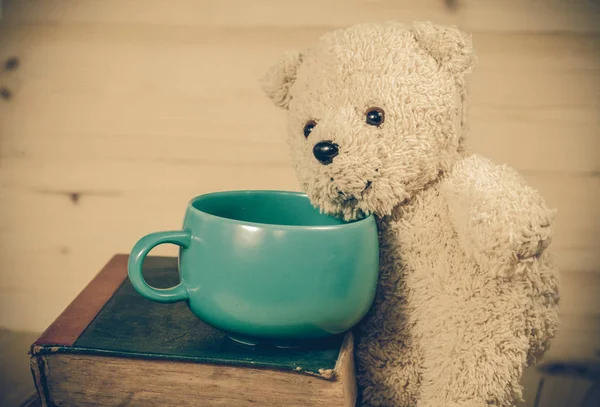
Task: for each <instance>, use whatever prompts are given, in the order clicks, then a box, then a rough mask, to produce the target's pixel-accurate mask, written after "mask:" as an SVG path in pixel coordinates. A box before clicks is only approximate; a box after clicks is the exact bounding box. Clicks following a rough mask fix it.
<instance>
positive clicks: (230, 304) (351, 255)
mask: <svg viewBox="0 0 600 407" xmlns="http://www.w3.org/2000/svg"><path fill="white" fill-rule="evenodd" d="M164 243H171V244H175V245H178V246H180V250H179V279H180V283H179V284H178V285H176V286H174V287H171V288H167V289H164V288H155V287H151V286H149V285H148V284H147V283H146V281H145V280H144V277H143V275H142V265H143V262H144V258H145V257H146V255H147V254H148V253H149V252H150V250H152V249H153V248H154V247H156V246H157V245H159V244H164ZM128 274H129V280H130V281H131V283H132V285H133V287H134V288H135V289H136V290H137V292H139V293H140V294H141V295H142V296H144V297H145V298H147V299H149V300H152V301H157V302H161V303H172V302H176V301H187V303H188V306H189V308H190V310H191V311H192V312H193V313H194V314H195V315H196V316H197V317H198V318H199V319H201V320H202V321H204V322H205V323H207V324H209V325H211V326H213V327H215V328H217V329H220V330H221V331H223V332H225V333H227V334H228V335H229V336H230V337H231V338H232V339H234V340H237V341H240V342H244V343H248V344H256V343H258V342H269V343H274V344H276V345H278V344H279V345H281V346H285V345H286V344H290V343H296V342H298V341H305V340H312V339H317V338H322V337H325V336H330V335H334V334H339V333H343V332H344V331H346V330H348V329H350V328H351V327H353V326H354V325H355V324H356V323H358V322H359V321H360V320H361V319H362V317H363V316H364V315H365V314H366V313H367V311H368V310H369V308H370V306H371V304H372V302H373V299H374V296H375V291H376V286H377V280H378V277H379V245H378V236H377V226H376V222H375V219H374V218H373V217H372V216H368V217H365V218H364V219H360V220H357V221H353V222H343V221H341V220H338V219H336V218H333V217H330V216H328V215H325V214H322V213H320V212H319V211H318V210H317V209H315V208H314V207H313V206H312V205H311V203H310V201H309V199H308V197H307V196H306V195H305V194H302V193H297V192H286V191H227V192H215V193H210V194H206V195H201V196H198V197H196V198H194V199H192V200H191V201H190V202H189V204H188V206H187V210H186V213H185V218H184V222H183V228H182V229H181V230H174V231H164V232H156V233H152V234H149V235H146V236H144V237H143V238H141V239H140V240H139V241H138V242H137V243H136V244H135V246H134V247H133V249H132V251H131V254H130V257H129V265H128Z"/></svg>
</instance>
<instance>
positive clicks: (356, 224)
mask: <svg viewBox="0 0 600 407" xmlns="http://www.w3.org/2000/svg"><path fill="white" fill-rule="evenodd" d="M240 193H268V194H276V195H294V196H298V197H303V198H306V199H309V198H308V195H307V194H306V193H304V192H299V191H285V190H279V189H233V190H225V191H215V192H208V193H205V194H201V195H196V196H194V197H193V198H191V199H190V200H189V201H188V204H187V210H188V212H190V213H195V214H202V216H206V217H208V218H212V219H218V220H220V221H225V222H228V223H231V224H236V225H243V226H253V227H258V228H270V229H298V230H335V229H342V228H345V229H347V228H348V227H359V226H360V225H362V224H363V223H365V222H369V221H372V219H373V214H372V213H370V214H369V215H367V216H365V217H363V218H361V219H356V220H353V221H350V222H347V221H343V220H342V222H343V223H339V224H337V225H319V226H311V225H282V224H274V223H261V222H251V221H246V220H237V219H231V218H226V217H224V216H218V215H214V214H212V213H208V212H205V211H202V210H200V209H198V208H196V207H195V206H194V203H195V202H197V201H198V200H200V199H202V198H206V197H209V196H217V195H221V196H223V195H234V194H240ZM324 215H325V216H331V215H327V214H324ZM335 219H337V218H335Z"/></svg>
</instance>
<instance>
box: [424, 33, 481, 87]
mask: <svg viewBox="0 0 600 407" xmlns="http://www.w3.org/2000/svg"><path fill="white" fill-rule="evenodd" d="M413 32H414V35H415V38H416V40H417V42H418V43H419V44H420V45H421V47H423V48H424V49H425V50H426V51H427V52H429V54H431V56H432V57H433V58H434V59H435V60H436V61H437V62H438V64H440V66H442V67H443V68H444V69H446V70H448V71H449V72H451V73H452V74H453V75H454V76H456V78H457V79H459V80H460V79H462V76H463V75H464V74H466V73H469V72H470V71H471V70H472V69H473V66H474V65H475V62H476V57H475V52H474V50H473V41H472V39H471V36H470V35H469V34H467V33H464V32H462V31H460V30H459V29H458V28H456V27H455V26H444V25H436V24H433V23H431V22H415V23H413Z"/></svg>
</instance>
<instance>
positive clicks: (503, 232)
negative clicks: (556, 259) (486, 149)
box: [442, 155, 555, 273]
mask: <svg viewBox="0 0 600 407" xmlns="http://www.w3.org/2000/svg"><path fill="white" fill-rule="evenodd" d="M442 184H443V186H442V193H443V194H444V195H445V199H446V201H447V202H448V207H449V210H450V217H451V221H452V223H453V226H454V229H455V231H456V233H457V235H458V238H459V241H460V243H461V246H462V248H463V250H464V251H465V252H466V254H467V255H469V256H471V257H472V258H473V259H474V260H475V261H477V262H478V263H480V264H481V265H482V266H484V267H485V268H487V269H490V268H492V269H493V270H496V271H498V272H500V273H502V272H503V271H504V272H511V271H515V270H514V266H515V265H517V264H518V263H519V262H521V261H527V260H528V259H531V258H534V257H538V256H539V255H540V254H541V253H542V252H543V251H544V250H545V249H546V248H547V247H548V245H549V244H550V241H551V238H552V227H551V226H552V220H553V218H554V214H555V211H554V210H551V209H549V208H548V206H547V205H546V203H545V202H544V199H543V198H542V197H541V195H540V194H539V193H538V192H537V191H535V190H534V189H532V188H531V187H529V186H528V185H527V184H526V182H525V180H524V179H523V178H522V177H521V176H520V175H519V173H518V172H517V171H516V170H514V169H512V168H510V167H508V166H505V165H496V164H494V163H492V161H490V160H489V159H487V158H483V157H481V156H478V155H472V156H469V157H467V158H465V159H463V160H461V161H460V162H458V163H457V164H456V165H455V166H454V168H453V170H452V172H451V173H450V175H449V176H448V177H447V178H446V180H445V181H444V182H443V183H442Z"/></svg>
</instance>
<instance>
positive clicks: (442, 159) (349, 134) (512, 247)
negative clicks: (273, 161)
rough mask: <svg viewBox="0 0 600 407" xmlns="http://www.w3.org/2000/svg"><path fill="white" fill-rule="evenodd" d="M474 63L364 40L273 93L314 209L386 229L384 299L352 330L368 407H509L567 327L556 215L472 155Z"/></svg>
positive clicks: (450, 42)
mask: <svg viewBox="0 0 600 407" xmlns="http://www.w3.org/2000/svg"><path fill="white" fill-rule="evenodd" d="M474 63H475V56H474V52H473V48H472V43H471V38H470V36H468V35H466V34H465V33H463V32H461V31H459V30H458V29H456V28H454V27H446V26H439V25H434V24H431V23H427V22H416V23H414V24H412V25H408V26H407V25H402V24H397V23H393V22H390V23H384V24H360V25H356V26H352V27H349V28H346V29H341V30H337V31H334V32H331V33H328V34H326V35H324V36H323V37H322V38H321V39H320V40H319V41H318V43H317V44H315V46H313V47H311V48H309V49H305V50H302V51H291V52H288V53H287V54H285V55H284V56H283V57H282V58H281V60H280V61H279V62H278V63H277V64H276V65H274V66H273V67H272V69H270V70H269V72H268V73H267V75H266V76H265V77H264V79H263V81H262V86H263V89H264V90H265V92H266V94H267V95H268V96H269V97H270V98H271V99H272V100H273V102H274V103H275V104H276V105H277V106H280V107H282V108H284V109H286V110H287V112H288V134H289V137H288V140H289V144H290V146H291V152H292V158H293V164H294V167H295V169H296V172H297V175H298V179H299V180H300V182H301V185H302V188H303V190H304V191H305V192H306V193H307V194H308V195H309V197H310V199H311V201H312V202H313V204H314V205H315V206H317V207H320V208H321V209H322V210H323V211H325V212H327V213H329V214H332V215H334V216H340V217H343V218H345V219H354V218H356V217H360V216H363V215H365V214H371V213H373V214H375V216H376V218H377V221H378V227H379V233H380V242H381V274H380V282H379V287H378V292H377V296H376V299H375V302H374V304H373V307H372V309H371V311H370V312H369V314H368V315H367V316H366V317H365V319H364V320H363V321H362V322H361V323H360V324H359V325H358V326H357V327H356V333H357V339H358V344H357V362H358V364H357V373H358V380H359V385H360V388H361V390H362V400H363V405H364V406H372V407H376V406H387V407H392V406H393V407H395V406H399V407H404V406H415V405H416V406H417V407H432V406H436V407H453V406H461V407H483V406H513V405H515V403H516V402H518V401H520V400H521V398H522V390H521V386H520V384H519V381H520V378H521V374H522V372H523V369H524V368H525V367H526V366H528V365H530V364H532V363H535V362H536V360H538V359H539V358H540V357H541V356H542V355H543V353H544V352H545V350H546V349H547V348H548V346H549V343H550V340H551V338H552V337H553V335H554V334H555V331H556V329H557V326H558V280H557V271H556V269H555V268H554V266H553V263H552V259H551V257H550V254H549V253H548V251H547V250H545V249H546V248H547V246H548V244H549V243H550V238H551V227H552V226H551V224H552V219H553V217H554V211H553V210H551V209H549V208H548V207H547V206H546V204H545V203H544V201H543V199H542V198H541V197H540V195H539V194H538V193H537V192H536V191H535V190H533V189H531V188H530V187H528V186H527V185H526V184H525V182H524V180H523V179H522V178H521V177H520V175H519V174H518V173H517V172H516V171H514V170H512V169H510V168H508V167H506V166H501V165H497V164H494V163H492V162H491V161H490V160H488V159H486V158H483V157H481V156H478V155H475V154H470V153H468V152H466V151H465V148H464V145H463V137H464V135H465V133H466V128H465V118H466V102H465V95H466V85H465V77H466V75H467V74H468V73H469V72H470V71H471V69H472V68H473V65H474ZM374 107H377V108H379V109H381V110H383V112H384V116H383V118H384V120H383V123H381V124H380V125H372V123H371V124H368V123H367V120H366V115H367V112H369V111H371V110H373V109H372V108H374ZM311 121H314V127H313V128H312V131H310V132H308V137H305V135H304V130H303V129H304V127H305V125H306V123H309V122H311ZM321 141H329V142H331V143H335V144H336V145H337V147H338V150H339V151H338V154H337V155H336V156H335V157H333V159H332V161H331V162H330V163H326V164H323V163H321V162H319V161H318V160H317V159H316V156H315V155H314V153H313V148H314V146H315V145H316V144H317V143H318V142H321Z"/></svg>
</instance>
